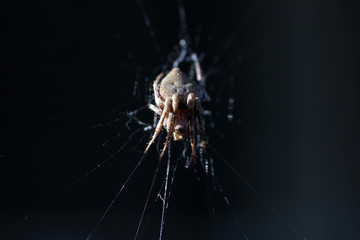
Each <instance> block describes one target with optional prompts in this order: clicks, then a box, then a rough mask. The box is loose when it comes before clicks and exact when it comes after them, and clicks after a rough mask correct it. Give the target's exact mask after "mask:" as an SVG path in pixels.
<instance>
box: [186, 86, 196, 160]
mask: <svg viewBox="0 0 360 240" xmlns="http://www.w3.org/2000/svg"><path fill="white" fill-rule="evenodd" d="M187 107H188V109H189V113H190V114H189V115H190V116H189V121H190V124H189V132H190V139H191V147H192V152H193V156H194V163H196V151H195V137H194V125H195V121H194V117H195V114H194V108H195V95H194V94H193V93H190V94H189V95H188V97H187Z"/></svg>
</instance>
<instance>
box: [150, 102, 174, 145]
mask: <svg viewBox="0 0 360 240" xmlns="http://www.w3.org/2000/svg"><path fill="white" fill-rule="evenodd" d="M170 101H171V100H170V99H166V101H165V107H164V110H163V111H162V114H161V117H160V120H159V122H158V123H157V125H156V128H155V132H154V135H153V136H152V138H151V141H150V142H149V144H148V146H147V148H146V149H145V152H147V151H148V150H149V148H150V146H151V145H152V144H153V143H154V141H155V139H156V137H157V136H158V135H159V133H160V131H161V128H162V125H163V123H164V120H165V115H166V114H167V113H168V112H169V110H170Z"/></svg>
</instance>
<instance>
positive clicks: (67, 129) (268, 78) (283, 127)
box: [0, 0, 360, 239]
mask: <svg viewBox="0 0 360 240" xmlns="http://www.w3.org/2000/svg"><path fill="white" fill-rule="evenodd" d="M184 4H185V10H186V14H187V22H188V27H189V36H190V37H191V38H192V44H193V45H192V49H193V50H194V51H196V52H197V53H199V54H203V55H204V59H203V61H202V66H203V68H204V72H205V73H207V72H212V71H213V70H214V71H215V73H214V74H213V75H211V76H210V77H209V78H208V82H207V83H208V85H207V89H208V91H209V94H210V95H211V97H212V102H211V104H209V106H208V109H209V110H210V111H211V112H212V115H213V116H214V120H213V122H214V123H215V127H210V126H208V127H207V132H208V133H209V135H210V136H211V137H210V139H209V144H210V145H211V146H210V149H214V150H215V149H216V151H218V152H219V153H220V155H221V156H222V157H225V158H227V159H228V160H229V162H230V163H231V164H232V165H233V166H234V168H235V169H237V170H238V171H239V172H240V173H241V174H242V176H243V177H244V178H246V179H247V180H248V181H249V182H250V183H251V184H252V185H253V186H254V187H255V189H256V190H257V191H258V192H259V193H260V194H261V195H262V196H263V197H264V198H265V199H266V200H267V201H269V202H270V203H271V204H272V205H273V206H274V208H275V209H277V210H278V211H279V212H280V213H281V214H282V215H283V216H284V218H285V219H286V220H285V222H288V223H291V224H292V225H293V226H295V228H296V229H298V231H300V232H301V234H299V235H298V234H296V233H295V232H294V231H292V229H291V227H290V226H288V225H287V224H284V221H281V219H279V218H278V217H277V216H276V214H274V213H273V212H272V210H271V208H270V207H268V206H266V204H264V203H263V202H262V201H261V198H259V197H258V196H257V195H256V194H254V193H253V192H252V191H251V190H249V188H248V187H246V184H244V182H243V181H242V180H241V179H240V178H239V177H237V176H236V175H234V174H232V173H231V170H230V169H229V168H227V167H226V165H225V164H223V163H222V161H221V160H220V157H219V156H217V155H216V154H215V153H214V152H212V151H211V150H210V151H209V155H210V156H212V157H213V158H214V161H215V171H216V176H217V178H218V179H219V181H220V182H221V184H222V186H223V188H224V191H225V192H226V194H227V196H228V197H229V199H230V202H231V206H232V208H233V209H234V213H235V215H236V216H237V217H238V218H239V221H240V222H241V225H242V227H243V229H244V231H245V232H246V233H247V235H248V237H249V239H265V238H266V239H301V236H302V235H304V236H306V237H308V238H309V239H359V235H360V234H359V231H358V229H359V216H360V207H359V200H360V199H359V187H358V182H359V176H358V170H359V163H358V159H359V156H360V154H359V151H360V150H359V133H360V132H359V127H358V123H359V114H358V101H359V97H358V83H357V81H358V79H359V73H360V72H359V63H360V61H359V54H360V47H359V44H360V30H359V14H358V11H359V7H360V6H359V4H358V3H357V4H354V3H350V2H346V1H272V2H267V1H256V2H254V1H197V2H191V1H185V2H184ZM2 5H3V6H2V8H1V9H2V12H3V13H2V16H3V17H4V18H5V19H4V21H3V22H4V23H5V27H4V28H3V29H2V50H1V53H2V56H3V58H2V64H1V65H2V67H1V88H0V90H1V99H2V101H1V110H2V111H1V112H2V115H1V116H2V117H1V119H2V122H3V123H2V124H1V126H2V130H1V138H0V140H1V146H0V147H1V155H2V158H1V233H0V238H1V239H85V238H86V236H87V234H89V232H90V231H91V229H92V228H93V226H94V225H95V224H96V222H97V221H98V219H99V218H100V216H101V214H102V213H103V212H104V211H105V209H106V207H107V206H108V204H109V203H110V201H111V200H112V199H113V197H114V195H115V194H116V192H117V190H118V189H119V187H120V186H121V185H122V183H123V182H124V180H125V178H126V177H127V176H128V174H129V173H130V171H131V169H132V167H133V166H134V163H135V162H136V161H138V159H140V157H141V156H142V153H141V151H140V150H141V149H143V148H144V147H145V145H146V141H147V139H148V136H147V135H146V136H145V137H143V135H144V134H143V133H140V134H138V135H136V136H135V137H134V141H132V142H131V144H130V146H134V145H135V144H136V143H137V142H142V143H141V144H140V145H139V147H138V148H137V149H135V151H132V149H131V147H128V148H125V149H124V151H122V152H121V153H120V154H119V155H117V156H116V157H115V158H114V160H112V161H111V162H109V163H108V164H105V165H104V166H103V167H101V168H99V169H98V170H97V171H95V172H94V173H93V174H91V175H90V176H89V177H87V178H86V179H84V180H83V181H81V182H80V183H79V184H77V185H75V186H74V187H72V188H71V189H70V190H69V191H66V192H65V193H64V194H62V195H60V197H58V198H57V199H56V200H54V201H53V202H51V203H48V201H49V200H50V199H52V197H53V196H55V195H56V194H57V193H59V192H61V191H62V190H63V189H65V188H66V187H67V186H69V185H70V184H72V183H73V182H74V181H76V180H77V179H78V178H79V177H80V176H82V175H83V174H85V173H86V172H88V171H89V170H90V169H92V168H93V167H95V166H96V165H97V164H99V163H100V162H102V161H103V160H104V159H106V158H107V157H108V156H110V155H111V154H112V153H114V152H116V151H117V150H118V148H119V146H120V145H121V144H122V143H123V142H124V141H126V139H127V138H128V137H129V136H130V134H131V132H133V131H134V129H136V128H137V126H136V124H134V125H132V126H131V127H132V131H129V132H126V131H125V132H120V133H121V134H120V137H119V138H117V139H115V140H114V141H113V142H112V143H111V144H109V145H108V146H107V147H105V148H102V147H101V144H102V143H103V142H104V141H106V140H108V139H109V138H111V137H112V136H114V135H116V133H117V132H118V130H119V129H121V127H122V126H123V124H124V123H125V122H126V119H125V120H124V119H122V120H121V121H120V123H119V124H114V125H112V126H105V127H102V128H91V127H92V126H94V125H96V124H99V123H103V122H106V121H107V120H109V119H110V120H111V119H114V118H116V116H117V112H124V111H129V110H133V109H135V108H138V107H141V106H144V105H145V102H146V99H144V91H145V87H146V86H145V83H144V79H145V78H148V79H149V81H150V82H151V81H152V80H153V79H154V77H155V76H156V75H157V74H158V73H159V72H160V71H161V66H164V64H168V62H167V61H166V56H167V55H168V54H169V53H171V52H174V46H176V44H178V41H179V37H180V35H179V32H180V30H179V17H178V4H177V1H175V0H174V1H144V4H143V7H144V9H145V10H146V12H147V14H148V15H149V18H150V20H151V22H152V27H153V30H154V32H155V34H156V38H157V41H158V44H159V51H160V52H157V51H156V49H155V47H154V43H153V39H152V38H151V37H150V36H149V31H148V29H147V28H146V26H145V24H144V21H143V15H142V14H141V11H140V8H139V6H138V5H137V4H136V1H105V2H102V3H100V2H92V1H86V2H83V3H81V2H77V3H74V2H69V1H36V2H35V1H30V2H26V3H20V2H12V3H3V4H2ZM198 38H199V39H198ZM197 39H198V40H197ZM197 42H198V44H197ZM159 53H160V56H162V59H161V57H159ZM136 79H139V86H138V90H137V94H136V96H133V94H132V93H133V89H134V81H135V80H136ZM231 97H234V99H235V105H234V118H235V120H234V121H233V122H229V121H228V120H227V112H228V109H227V103H228V99H229V98H231ZM142 120H144V121H146V122H149V123H151V121H152V114H151V113H144V114H143V116H142ZM216 132H220V133H221V134H220V135H219V134H217V133H216ZM174 146H175V145H174ZM176 154H177V153H176V146H175V147H174V156H175V155H176ZM149 156H151V157H148V158H147V159H146V161H145V162H144V164H143V166H142V167H141V168H140V169H139V170H138V172H137V173H136V174H135V175H134V178H133V179H132V180H131V181H130V182H129V185H128V187H127V188H126V190H125V191H124V192H123V194H122V195H121V196H120V198H119V199H118V200H117V202H116V204H115V205H114V207H113V208H112V209H111V211H110V213H109V215H108V216H107V217H106V218H105V220H104V222H103V223H102V224H101V225H100V227H99V229H98V231H96V232H95V234H94V238H93V239H133V236H134V234H135V231H136V227H137V223H138V221H139V219H140V215H141V211H142V207H143V204H144V201H145V198H146V194H147V191H148V188H149V184H150V181H151V177H152V176H153V171H154V169H155V165H156V163H157V161H156V159H157V157H156V154H154V153H153V155H149ZM205 187H206V186H205ZM203 189H204V186H203V185H202V184H201V183H199V182H198V181H197V180H196V177H195V174H194V172H193V171H192V170H185V169H182V168H180V169H179V172H178V175H177V182H176V190H174V194H175V195H176V196H175V201H176V202H175V203H173V202H172V203H173V204H172V206H170V207H169V209H170V210H169V212H170V213H169V215H170V216H171V217H169V219H168V221H167V222H166V224H165V229H166V231H165V233H164V239H241V237H242V236H243V235H242V231H241V229H240V228H239V225H237V224H236V222H235V221H234V219H233V217H232V214H231V211H230V210H229V208H227V207H226V205H225V204H224V201H223V199H222V197H221V195H219V194H216V193H210V195H209V196H205V197H204V196H203V195H201V193H202V192H203ZM209 199H210V200H209ZM209 201H211V202H212V203H213V204H214V206H215V211H216V216H217V230H218V232H217V233H213V229H214V228H213V227H212V225H211V220H210V214H209V210H208V209H207V208H206V204H208V202H209ZM174 206H175V207H174ZM39 207H40V209H39ZM160 211H161V210H160V208H159V203H157V204H155V208H154V211H153V214H152V215H151V217H150V221H149V222H148V224H147V227H146V229H145V232H144V234H143V236H142V237H143V239H154V238H156V237H157V236H158V230H159V226H160V224H159V223H160V219H159V214H160ZM174 212H175V214H174ZM25 216H28V219H27V220H23V219H24V217H25ZM174 216H175V217H174Z"/></svg>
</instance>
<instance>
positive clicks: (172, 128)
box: [160, 112, 175, 159]
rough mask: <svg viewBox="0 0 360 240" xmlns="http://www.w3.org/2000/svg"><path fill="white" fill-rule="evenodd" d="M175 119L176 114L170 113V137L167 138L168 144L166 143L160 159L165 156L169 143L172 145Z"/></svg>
mask: <svg viewBox="0 0 360 240" xmlns="http://www.w3.org/2000/svg"><path fill="white" fill-rule="evenodd" d="M174 119H175V114H174V113H172V112H170V113H169V118H168V120H167V124H166V125H167V129H168V135H167V138H166V143H165V146H164V148H163V150H162V152H161V155H160V159H161V158H162V157H163V156H164V154H165V152H166V149H167V147H168V146H169V143H170V140H171V137H172V134H173V132H174Z"/></svg>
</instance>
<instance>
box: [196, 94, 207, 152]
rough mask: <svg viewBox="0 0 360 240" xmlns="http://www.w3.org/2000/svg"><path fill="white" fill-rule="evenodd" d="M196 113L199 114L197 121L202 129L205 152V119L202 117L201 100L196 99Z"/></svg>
mask: <svg viewBox="0 0 360 240" xmlns="http://www.w3.org/2000/svg"><path fill="white" fill-rule="evenodd" d="M196 112H197V114H198V117H197V119H198V121H199V128H200V135H201V139H202V144H203V147H204V150H205V151H206V141H205V128H204V124H203V119H202V115H201V111H200V100H199V98H196Z"/></svg>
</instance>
